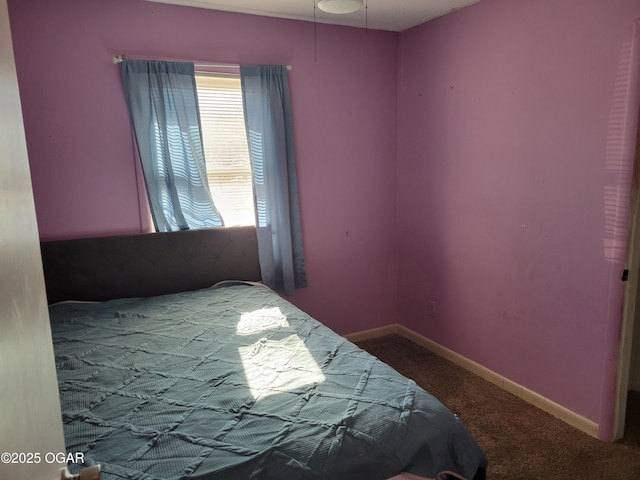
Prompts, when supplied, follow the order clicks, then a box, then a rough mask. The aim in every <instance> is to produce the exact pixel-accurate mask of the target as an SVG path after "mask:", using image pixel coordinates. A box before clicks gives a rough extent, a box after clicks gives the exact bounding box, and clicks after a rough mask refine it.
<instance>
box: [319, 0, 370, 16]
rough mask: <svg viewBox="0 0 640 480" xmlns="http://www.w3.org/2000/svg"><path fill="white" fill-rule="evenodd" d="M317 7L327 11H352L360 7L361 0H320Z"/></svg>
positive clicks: (341, 12) (340, 12) (337, 12)
mask: <svg viewBox="0 0 640 480" xmlns="http://www.w3.org/2000/svg"><path fill="white" fill-rule="evenodd" d="M318 8H319V9H320V10H322V11H323V12H327V13H336V14H343V13H353V12H356V11H358V10H360V9H361V8H362V0H320V1H319V2H318Z"/></svg>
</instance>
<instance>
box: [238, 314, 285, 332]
mask: <svg viewBox="0 0 640 480" xmlns="http://www.w3.org/2000/svg"><path fill="white" fill-rule="evenodd" d="M288 326H289V322H288V321H287V317H286V316H284V315H283V314H282V312H281V311H280V309H279V308H278V307H271V308H260V309H258V310H253V311H252V312H246V313H243V314H242V316H241V317H240V321H239V322H238V325H237V326H236V333H237V334H238V335H255V334H256V333H261V332H264V331H266V330H273V329H276V328H280V327H288Z"/></svg>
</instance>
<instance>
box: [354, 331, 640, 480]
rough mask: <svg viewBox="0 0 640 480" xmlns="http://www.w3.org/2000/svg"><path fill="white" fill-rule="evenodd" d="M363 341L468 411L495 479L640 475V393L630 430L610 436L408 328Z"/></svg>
mask: <svg viewBox="0 0 640 480" xmlns="http://www.w3.org/2000/svg"><path fill="white" fill-rule="evenodd" d="M358 345H359V346H360V347H361V348H363V349H365V350H367V351H369V352H370V353H371V354H373V355H375V356H376V357H378V358H380V359H381V360H382V361H384V362H386V363H387V364H389V365H391V366H392V367H394V368H395V369H396V370H398V371H399V372H400V373H402V374H403V375H405V376H407V377H409V378H412V379H413V380H415V381H416V383H418V384H419V385H420V386H422V387H423V388H424V389H425V390H427V391H428V392H430V393H431V394H432V395H434V396H435V397H436V398H438V399H439V400H440V401H441V402H442V403H444V404H445V405H446V406H447V407H448V408H449V409H450V410H451V411H453V412H454V413H456V414H457V415H458V416H459V417H460V419H461V420H462V422H463V423H464V424H465V425H466V427H467V429H468V430H469V431H470V432H471V434H472V435H473V436H474V437H475V438H476V440H477V441H478V443H479V444H480V446H481V447H482V448H483V449H484V451H485V452H486V454H487V457H488V458H489V469H488V471H487V479H488V480H501V479H504V480H539V479H544V480H550V479H564V480H569V479H571V480H573V479H580V480H591V479H594V480H596V479H597V480H606V479H612V480H613V479H616V480H640V395H638V394H635V395H634V394H632V395H630V398H629V414H628V415H627V420H628V423H629V424H628V425H627V429H626V432H627V434H626V435H625V438H624V439H623V440H622V441H620V442H617V443H614V444H608V443H605V442H601V441H599V440H597V439H594V438H592V437H590V436H588V435H587V434H585V433H582V432H580V431H578V430H576V429H574V428H573V427H570V426H569V425H567V424H566V423H564V422H562V421H560V420H557V419H556V418H554V417H552V416H551V415H549V414H547V413H545V412H543V411H541V410H539V409H537V408H536V407H533V406H531V405H530V404H528V403H526V402H524V401H523V400H520V399H519V398H517V397H515V396H514V395H512V394H510V393H507V392H505V391H503V390H501V389H500V388H498V387H496V386H494V385H493V384H491V383H489V382H487V381H485V380H483V379H481V378H479V377H477V376H476V375H473V374H471V373H469V372H467V371H466V370H464V369H462V368H460V367H458V366H457V365H454V364H453V363H451V362H449V361H447V360H444V359H442V358H441V357H438V356H436V355H434V354H432V353H430V352H429V351H427V350H425V349H423V348H422V347H420V346H418V345H416V344H414V343H412V342H411V341H409V340H407V339H405V338H403V337H401V336H398V335H390V336H386V337H381V338H378V339H375V340H366V341H362V342H358Z"/></svg>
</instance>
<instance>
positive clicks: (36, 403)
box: [0, 0, 65, 480]
mask: <svg viewBox="0 0 640 480" xmlns="http://www.w3.org/2000/svg"><path fill="white" fill-rule="evenodd" d="M0 385H2V388H0V405H2V408H1V409H0V452H2V453H0V455H1V458H0V478H6V479H12V480H54V479H59V478H60V468H61V467H62V466H63V465H62V464H61V463H64V458H63V457H61V456H60V455H57V454H59V453H63V454H64V451H65V445H64V436H63V433H62V417H61V414H60V403H59V399H58V382H57V380H56V372H55V364H54V360H53V345H52V342H51V331H50V326H49V313H48V310H47V302H46V295H45V288H44V279H43V273H42V263H41V261H40V244H39V240H38V229H37V225H36V216H35V207H34V202H33V193H32V190H31V177H30V173H29V163H28V161H27V146H26V141H25V134H24V126H23V123H22V110H21V107H20V97H19V93H18V81H17V78H16V68H15V62H14V56H13V45H12V42H11V30H10V28H9V14H8V12H7V0H0ZM59 460H62V461H63V462H60V461H59Z"/></svg>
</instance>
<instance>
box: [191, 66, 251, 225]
mask: <svg viewBox="0 0 640 480" xmlns="http://www.w3.org/2000/svg"><path fill="white" fill-rule="evenodd" d="M196 87H197V90H198V105H199V108H200V123H201V125H202V142H203V146H204V157H205V161H206V164H207V178H208V181H209V188H210V190H211V196H212V197H213V202H214V203H215V205H216V208H217V209H218V211H219V212H220V215H221V216H222V219H223V220H224V223H225V226H227V227H230V226H235V225H255V214H254V208H253V187H252V179H251V163H250V160H249V147H248V145H247V134H246V130H245V121H244V111H243V106H242V90H241V84H240V76H237V75H225V74H213V73H205V72H196Z"/></svg>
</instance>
